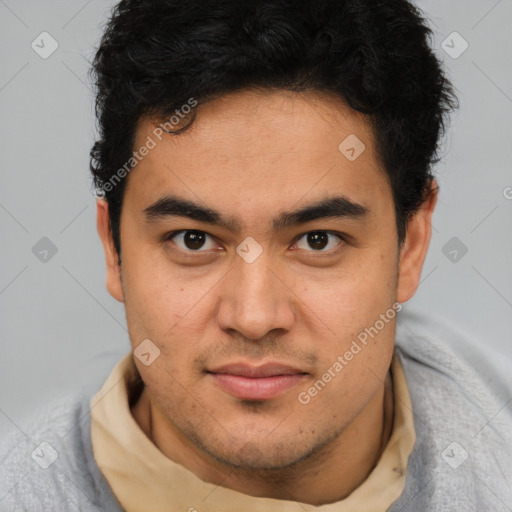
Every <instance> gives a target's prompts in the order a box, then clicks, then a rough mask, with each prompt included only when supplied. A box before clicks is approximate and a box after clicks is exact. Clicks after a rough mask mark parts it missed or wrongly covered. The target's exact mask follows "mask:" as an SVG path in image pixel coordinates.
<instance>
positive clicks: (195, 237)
mask: <svg viewBox="0 0 512 512" xmlns="http://www.w3.org/2000/svg"><path fill="white" fill-rule="evenodd" d="M168 240H172V241H173V242H174V244H175V245H176V246H177V247H178V248H179V249H181V250H182V251H184V252H204V251H209V250H212V249H214V248H215V243H214V242H213V240H212V239H211V237H210V235H208V234H207V233H205V232H204V231H196V230H188V231H178V232H176V233H174V234H173V235H172V236H169V237H168ZM200 249H203V250H200Z"/></svg>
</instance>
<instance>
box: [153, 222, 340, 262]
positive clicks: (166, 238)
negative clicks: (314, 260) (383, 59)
mask: <svg viewBox="0 0 512 512" xmlns="http://www.w3.org/2000/svg"><path fill="white" fill-rule="evenodd" d="M189 232H195V233H204V234H205V235H207V236H208V237H210V238H212V239H213V240H215V237H214V236H212V235H210V234H209V233H207V232H206V231H201V230H197V229H180V230H178V231H171V232H170V233H167V234H166V235H164V237H163V242H169V241H172V239H173V238H174V237H175V236H176V235H179V234H182V233H189ZM310 233H327V234H328V235H334V236H336V237H338V238H339V239H340V242H339V243H338V245H337V246H336V247H335V248H334V249H330V250H328V251H323V250H321V251H315V250H313V249H311V250H310V251H308V252H310V253H311V254H312V255H315V256H321V255H323V254H327V255H334V254H337V253H338V252H339V251H340V250H341V246H343V245H344V243H346V238H345V236H344V235H343V234H342V233H337V232H336V231H329V230H321V229H315V230H312V231H306V232H305V233H302V234H301V235H298V236H297V237H296V238H295V240H294V242H293V245H295V244H296V243H297V242H298V241H299V240H301V239H302V238H303V237H305V236H306V235H308V234H310ZM173 243H174V242H173ZM174 245H176V244H174ZM176 250H177V251H179V252H181V253H182V254H185V255H186V256H192V257H194V256H195V255H201V254H208V253H210V252H211V251H210V250H206V251H205V250H197V251H193V250H191V249H189V250H183V249H180V248H179V247H178V248H177V249H176ZM299 250H303V249H299Z"/></svg>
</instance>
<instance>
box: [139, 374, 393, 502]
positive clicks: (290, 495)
mask: <svg viewBox="0 0 512 512" xmlns="http://www.w3.org/2000/svg"><path fill="white" fill-rule="evenodd" d="M132 414H133V416H134V418H135V421H136V422H137V423H138V424H139V426H140V427H141V429H142V430H143V431H144V433H145V434H146V435H147V436H148V437H149V439H151V440H152V441H153V443H154V444H155V445H156V446H157V447H158V449H159V450H160V451H161V452H162V453H163V454H164V455H166V456H167V457H168V458H169V459H171V460H173V461H174V462H177V463H178V464H181V465H182V466H184V467H186V468H187V469H189V470H190V471H192V472H193V473H194V474H196V475H197V476H198V477H199V478H201V479H202V480H203V481H206V482H210V483H213V484H215V485H222V486H223V487H226V488H229V489H232V490H235V491H238V492H240V493H243V494H248V495H251V496H258V497H267V498H274V499H283V500H291V501H299V502H302V503H308V504H311V505H315V506H318V505H322V504H326V503H332V502H335V501H339V500H341V499H343V498H345V497H347V496H348V495H349V494H350V493H351V492H352V491H353V490H354V489H356V488H357V487H358V486H359V485H361V483H363V482H364V480H366V478H367V477H368V475H369V474H370V472H371V471H372V469H373V468H374V467H375V465H376V464H377V462H378V460H379V458H380V456H381V454H382V452H383V451H384V448H385V447H386V445H387V443H388V441H389V437H390V435H391V431H392V426H393V415H394V406H393V386H392V379H391V374H390V372H388V374H387V376H386V381H385V382H384V383H383V384H382V386H381V387H380V388H379V390H378V391H377V392H376V393H375V395H374V396H373V397H372V399H371V400H370V401H369V402H368V404H367V405H366V406H365V407H364V408H363V410H362V411H361V412H360V413H359V415H358V416H357V417H356V418H355V419H354V421H353V422H352V423H351V424H350V425H349V426H348V427H347V428H346V429H345V430H343V431H342V432H341V433H340V435H339V436H338V437H337V438H336V439H335V440H334V441H333V442H331V443H329V444H328V445H326V446H324V447H322V448H321V449H320V450H319V451H318V452H316V453H314V454H312V455H311V456H310V457H308V458H307V459H305V460H302V461H300V462H299V463H297V464H295V465H294V466H293V467H287V468H285V469H279V470H270V471H269V470H262V471H245V470H240V469H239V468H233V467H230V466H229V467H228V466H227V465H224V464H222V463H220V462H218V461H217V460H215V459H213V458H212V457H211V456H209V455H208V454H206V453H204V452H203V451H202V450H200V449H199V448H198V447H197V446H196V445H195V444H193V443H192V442H191V441H190V440H189V439H187V438H185V437H184V436H183V435H182V434H181V433H180V432H179V431H178V430H177V429H176V428H175V427H174V426H173V425H171V424H170V423H169V421H168V420H167V419H166V418H165V417H164V416H163V413H162V412H161V410H160V409H159V408H158V407H157V406H155V405H154V404H152V403H151V400H150V398H149V396H148V393H147V388H144V390H143V392H142V394H141V396H140V398H139V400H138V401H137V403H136V404H135V405H134V406H133V408H132Z"/></svg>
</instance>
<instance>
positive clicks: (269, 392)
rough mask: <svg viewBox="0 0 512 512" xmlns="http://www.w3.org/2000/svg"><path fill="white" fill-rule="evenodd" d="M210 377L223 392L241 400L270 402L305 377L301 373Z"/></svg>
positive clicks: (226, 374) (224, 374)
mask: <svg viewBox="0 0 512 512" xmlns="http://www.w3.org/2000/svg"><path fill="white" fill-rule="evenodd" d="M210 375H211V376H212V377H213V379H214V381H215V382H216V384H217V385H219V386H220V387H221V388H222V389H223V390H224V391H227V392H228V393H230V394H231V395H233V396H235V397H237V398H241V399H243V400H271V399H272V398H276V397H277V396H278V395H280V394H281V393H283V392H284V391H287V390H288V389H290V388H292V387H294V386H296V385H297V384H298V383H299V382H301V381H302V380H303V378H304V377H305V376H306V375H305V374H302V373H294V374H292V375H274V376H272V377H242V376H240V375H231V374H228V373H211V374H210Z"/></svg>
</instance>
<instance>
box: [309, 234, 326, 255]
mask: <svg viewBox="0 0 512 512" xmlns="http://www.w3.org/2000/svg"><path fill="white" fill-rule="evenodd" d="M328 243H329V237H328V235H327V233H325V232H323V231H312V232H311V233H308V244H309V245H310V247H312V248H313V249H318V250H320V249H323V248H324V247H325V246H326V245H327V244H328Z"/></svg>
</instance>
